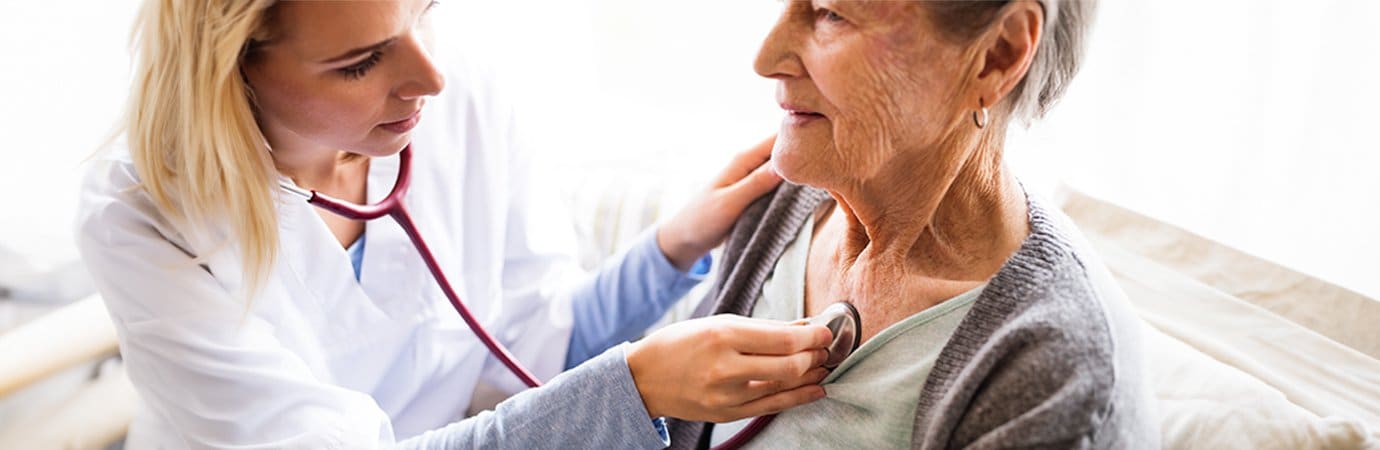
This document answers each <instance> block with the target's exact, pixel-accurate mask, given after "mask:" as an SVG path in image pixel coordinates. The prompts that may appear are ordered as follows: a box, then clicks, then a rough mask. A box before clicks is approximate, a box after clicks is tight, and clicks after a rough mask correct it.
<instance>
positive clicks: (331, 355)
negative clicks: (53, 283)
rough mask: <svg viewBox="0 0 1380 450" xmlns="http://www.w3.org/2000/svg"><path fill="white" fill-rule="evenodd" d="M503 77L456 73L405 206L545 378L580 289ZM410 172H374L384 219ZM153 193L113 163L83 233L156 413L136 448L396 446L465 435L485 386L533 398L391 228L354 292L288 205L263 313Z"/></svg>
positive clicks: (557, 214) (224, 258)
mask: <svg viewBox="0 0 1380 450" xmlns="http://www.w3.org/2000/svg"><path fill="white" fill-rule="evenodd" d="M490 78H492V77H491V76H486V75H484V74H483V73H482V72H481V71H479V70H473V69H462V70H459V71H451V73H449V74H448V77H447V81H448V87H447V89H446V90H445V92H443V93H442V94H441V95H440V96H438V97H436V98H433V99H431V101H430V102H428V104H427V106H426V108H425V109H424V111H423V113H422V114H423V115H422V121H421V123H420V124H419V125H418V127H417V128H416V129H415V132H414V139H413V144H414V145H413V150H414V151H413V153H414V158H413V179H412V187H411V191H410V192H409V194H408V197H407V199H406V204H407V206H408V207H409V208H410V211H411V213H412V216H413V218H414V219H415V220H416V221H417V224H418V227H419V228H420V230H421V233H422V234H423V236H424V237H425V238H426V239H427V240H428V241H429V243H430V246H431V248H432V250H433V251H434V252H435V253H436V256H437V258H438V260H439V262H440V264H441V266H442V268H443V269H444V270H446V271H447V273H448V274H449V277H450V279H451V281H452V283H454V284H455V285H456V288H457V290H458V291H459V292H460V295H461V298H462V299H464V300H465V301H466V302H467V304H468V305H469V307H470V308H471V309H472V310H473V311H474V313H475V314H476V315H477V317H479V318H480V320H481V321H482V322H483V323H484V324H485V325H486V326H487V327H488V329H489V330H492V332H493V333H494V334H495V336H496V337H497V338H498V339H499V340H500V341H501V342H503V343H504V344H505V345H507V346H508V348H510V349H511V350H512V351H513V352H514V353H515V354H516V355H517V356H518V358H519V359H520V360H521V361H522V362H523V363H524V364H525V365H526V366H527V367H528V368H530V369H531V370H532V371H533V372H534V373H535V374H536V375H537V376H538V377H539V378H541V379H549V378H550V377H552V376H553V375H554V374H556V373H558V372H559V371H560V369H561V368H562V366H563V364H564V359H565V354H566V349H567V346H568V343H569V338H570V333H571V320H570V303H569V298H568V294H567V292H568V291H569V289H568V288H569V287H571V286H572V285H573V284H574V283H573V282H572V281H573V279H575V278H577V277H578V276H579V275H580V273H579V270H578V268H577V267H576V264H575V260H574V258H572V257H571V256H570V253H569V252H568V249H571V248H573V240H572V239H571V237H570V233H569V232H568V230H569V228H568V227H565V226H564V225H563V224H565V223H567V221H568V219H567V218H566V216H565V215H564V214H565V212H564V210H561V209H559V208H553V207H550V206H549V203H546V202H535V201H533V200H532V199H533V198H536V197H535V196H533V195H531V189H528V187H529V186H531V184H532V183H533V182H534V181H535V180H531V179H529V178H528V171H527V168H528V163H526V162H523V153H522V150H521V148H520V147H521V146H520V145H519V144H518V143H517V142H516V139H515V138H516V136H515V134H514V127H513V120H512V111H511V107H510V105H509V104H508V103H507V102H505V101H504V99H503V98H502V97H500V96H498V95H497V93H496V92H495V91H494V90H493V88H492V85H491V83H490V82H489V81H490V80H489V79H490ZM396 173H397V157H396V156H394V157H390V158H384V159H377V160H374V161H371V167H370V169H369V181H368V198H369V201H370V202H374V201H378V200H379V199H381V198H383V197H384V196H385V195H386V194H387V193H388V191H389V190H390V188H391V187H392V185H393V181H394V177H395V176H396ZM137 183H138V180H137V177H136V175H135V172H134V168H133V166H132V165H131V163H130V161H129V157H128V155H127V152H124V151H121V150H118V149H117V150H116V151H114V152H112V153H111V154H110V155H109V156H108V157H106V158H103V159H102V160H100V161H98V162H96V163H95V164H94V165H93V167H91V169H90V171H89V174H88V176H87V179H86V183H85V186H84V188H83V191H82V195H81V207H80V210H81V212H80V214H79V219H78V241H79V247H80V249H81V251H82V254H83V257H84V258H85V260H86V262H87V264H88V266H89V268H90V270H91V273H92V275H93V276H94V278H95V280H96V282H97V285H98V286H99V288H100V291H101V293H102V295H103V296H104V299H105V302H106V305H107V307H108V308H109V311H110V314H111V316H112V318H113V319H114V322H115V327H116V330H117V331H118V334H119V337H120V350H121V352H122V355H123V357H124V359H125V361H126V363H127V367H128V372H129V376H130V378H131V380H132V381H133V382H134V384H135V386H136V388H137V390H138V392H139V393H140V396H141V397H142V399H143V402H142V403H143V405H142V407H141V409H140V411H139V413H138V414H137V415H136V418H135V421H134V424H133V425H132V427H131V431H130V436H129V440H128V445H129V447H130V448H141V449H142V448H187V447H192V448H204V447H208V446H209V447H216V446H224V445H230V444H235V445H237V446H238V447H237V448H260V447H262V448H326V447H340V448H360V447H361V443H369V444H372V443H376V442H377V443H379V444H380V445H382V444H385V443H389V442H392V441H393V440H394V439H395V438H396V439H402V438H404V437H408V436H412V435H415V434H418V433H420V432H423V431H425V430H427V429H431V428H435V427H439V426H442V425H444V424H446V423H449V422H453V421H456V420H459V419H461V418H462V417H463V415H464V413H465V411H466V408H467V406H468V405H469V404H470V397H471V394H472V393H473V391H474V389H475V386H476V383H477V382H478V381H479V380H481V378H482V379H483V380H484V381H485V382H486V384H491V385H496V386H502V387H504V388H506V389H507V390H510V391H517V390H519V389H520V388H521V387H522V385H521V383H520V382H518V381H517V379H516V378H515V377H513V376H512V375H510V374H509V373H508V372H507V371H506V370H505V369H504V368H503V366H502V365H501V364H499V363H497V362H496V361H495V360H494V359H493V358H491V357H489V356H488V354H487V352H486V350H485V348H484V347H483V345H482V344H481V343H479V341H478V340H477V339H476V338H475V337H474V336H473V335H472V334H471V332H470V331H469V330H468V329H467V328H466V327H465V325H464V323H463V322H462V321H461V320H460V318H459V317H458V315H457V314H456V313H455V311H453V310H452V309H451V306H450V305H449V303H448V302H447V300H446V299H445V297H444V295H443V294H442V293H441V291H440V289H439V288H437V287H436V284H435V283H434V282H433V281H432V279H431V278H430V274H429V273H428V272H427V270H426V267H425V266H424V265H423V263H422V261H421V259H420V258H419V257H418V256H417V253H416V252H415V250H414V249H413V247H412V246H411V245H410V244H409V243H408V241H407V237H406V236H405V235H404V234H403V232H402V230H401V229H400V228H399V227H398V226H397V225H396V224H395V223H394V222H392V220H390V219H387V218H383V219H378V220H375V221H372V222H370V223H369V224H368V225H367V228H366V234H367V240H366V241H365V249H364V261H363V266H362V271H361V272H362V279H361V280H360V281H359V282H356V280H355V279H354V274H353V272H352V270H351V267H350V262H349V259H348V256H347V254H346V252H345V251H344V249H342V248H341V246H340V244H339V243H338V242H337V241H336V240H335V238H334V237H333V236H332V235H331V233H330V232H329V230H328V229H327V228H326V227H325V225H324V222H322V221H321V219H320V217H319V216H318V215H317V213H316V211H315V210H313V207H312V206H310V205H308V204H307V203H305V202H304V201H303V200H302V199H300V198H296V197H292V196H288V195H282V196H281V202H280V206H279V209H278V210H279V223H278V226H279V232H280V233H281V239H282V241H281V246H280V247H279V249H280V254H279V257H278V262H277V264H276V266H275V267H274V268H273V270H272V272H271V274H270V276H269V277H268V279H267V282H266V284H265V286H264V288H263V290H262V292H261V293H260V294H259V295H257V296H256V297H254V299H253V302H252V308H251V307H249V306H247V305H246V304H245V302H244V300H243V298H242V297H241V293H242V291H241V288H242V286H241V281H242V280H241V278H242V275H243V274H242V273H241V265H240V260H239V257H238V247H237V245H238V244H236V243H234V242H218V241H217V239H216V238H214V237H212V236H215V235H224V234H225V231H224V229H223V226H221V227H220V229H219V230H213V231H211V232H209V233H195V232H193V231H192V228H190V227H187V226H184V225H181V224H177V223H174V222H173V221H171V220H169V218H168V217H165V216H164V215H163V214H161V213H160V212H159V211H158V210H157V209H156V208H154V206H153V204H152V202H151V201H150V200H149V197H148V196H147V195H146V194H144V193H143V192H142V191H140V190H137V189H132V188H133V187H134V186H135V185H136V184H137ZM563 230H565V231H564V232H563ZM194 258H201V259H202V260H197V259H194ZM245 443H255V444H257V445H251V446H243V444H245ZM365 445H368V444H365Z"/></svg>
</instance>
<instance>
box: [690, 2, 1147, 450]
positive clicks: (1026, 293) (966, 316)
mask: <svg viewBox="0 0 1380 450" xmlns="http://www.w3.org/2000/svg"><path fill="white" fill-rule="evenodd" d="M1092 7H1093V5H1092V4H1091V2H1086V1H1077V0H1043V1H1040V2H1037V1H1022V0H1015V1H972V2H966V1H965V2H856V1H829V0H816V1H813V2H809V1H793V2H789V3H788V4H787V6H785V10H784V12H783V13H782V15H781V18H780V19H779V21H778V22H777V24H776V26H775V28H774V29H773V30H772V32H771V33H770V35H769V36H768V37H767V39H766V42H765V43H764V44H763V46H762V49H761V52H760V54H759V55H758V58H757V61H756V70H757V72H758V73H759V74H761V75H762V76H764V77H767V78H771V79H774V80H777V81H778V82H779V84H778V89H777V98H776V100H777V101H778V102H779V103H780V105H781V108H782V109H784V110H785V111H786V112H787V117H786V118H785V120H784V121H783V123H782V125H781V130H780V135H779V137H778V139H777V141H776V146H775V149H774V152H773V160H774V163H775V165H776V167H777V169H778V171H779V172H780V174H781V175H782V176H783V177H784V178H785V179H786V180H787V181H788V182H789V183H787V184H783V185H782V186H781V187H780V188H778V190H777V191H776V192H775V193H774V194H771V195H770V196H768V197H766V198H765V199H763V200H761V201H759V202H758V204H756V205H754V206H753V207H751V208H749V211H748V213H746V214H745V215H744V216H743V217H742V218H741V219H740V220H739V223H738V224H737V226H736V228H735V230H734V234H733V236H732V237H731V238H730V241H729V243H728V247H727V249H726V251H725V260H726V264H725V265H724V266H722V267H723V271H722V272H721V273H720V278H719V281H718V282H716V286H715V287H714V289H713V291H712V292H711V293H710V297H709V299H707V300H709V301H712V302H713V303H712V304H713V305H714V308H715V310H716V311H717V312H734V313H739V314H751V315H753V316H757V317H767V318H775V319H795V318H800V317H804V316H811V315H814V314H816V313H818V312H820V311H822V310H823V309H825V308H826V307H827V306H828V305H830V304H831V303H833V302H837V301H849V302H851V303H852V304H853V305H855V306H856V307H857V309H858V311H859V312H860V314H861V318H862V330H863V331H862V333H861V335H862V336H861V337H862V339H863V343H862V345H861V347H860V348H858V349H857V350H856V351H855V352H854V353H853V354H852V355H851V356H850V357H849V358H848V359H847V360H845V361H844V362H843V364H842V365H841V366H839V367H838V368H836V369H835V370H834V371H833V372H832V373H831V374H830V375H829V377H828V378H827V379H826V380H825V381H824V384H825V386H826V390H827V392H828V397H827V398H825V399H824V400H821V401H819V402H815V403H812V404H809V405H805V406H802V407H800V408H796V409H792V410H790V411H787V412H784V413H781V414H780V415H779V416H777V417H776V418H775V419H774V421H772V422H770V425H768V426H766V428H764V429H762V430H761V431H760V433H759V434H757V436H756V437H755V438H754V439H753V440H752V441H750V442H749V445H750V446H771V447H780V448H817V447H824V448H906V447H909V448H924V449H933V448H1008V447H1023V448H1025V447H1032V448H1128V447H1129V448H1141V447H1145V448H1150V447H1158V437H1157V426H1156V424H1155V423H1154V422H1153V420H1152V416H1151V414H1150V413H1149V411H1150V408H1151V404H1150V403H1149V397H1148V395H1147V391H1146V390H1145V388H1146V386H1145V381H1144V380H1143V378H1142V377H1143V372H1144V371H1143V363H1142V361H1141V358H1142V354H1141V348H1140V342H1139V338H1138V335H1137V327H1138V323H1137V322H1136V319H1135V317H1134V316H1133V315H1132V314H1131V313H1130V311H1129V309H1128V307H1127V306H1126V305H1125V299H1124V295H1123V294H1122V293H1121V292H1120V291H1119V289H1118V288H1117V286H1116V285H1115V283H1114V282H1113V281H1112V279H1111V278H1110V276H1109V274H1108V273H1107V271H1106V269H1105V268H1104V267H1102V266H1100V265H1099V263H1097V262H1096V259H1095V258H1094V256H1093V255H1092V254H1091V253H1090V252H1088V251H1087V250H1085V249H1083V248H1082V247H1081V244H1079V242H1080V240H1081V238H1080V237H1079V236H1078V232H1077V231H1076V230H1075V229H1074V228H1073V227H1072V226H1071V225H1069V224H1067V223H1065V220H1066V219H1064V218H1063V217H1062V216H1060V215H1059V213H1058V212H1057V211H1056V210H1054V209H1051V208H1050V207H1049V206H1047V205H1044V204H1042V203H1041V202H1039V201H1038V200H1037V199H1034V198H1031V197H1030V196H1029V195H1027V193H1026V192H1025V191H1024V189H1023V187H1022V185H1021V183H1020V182H1019V181H1018V180H1017V178H1016V177H1015V176H1014V175H1013V174H1012V173H1011V170H1010V169H1009V168H1008V167H1007V165H1006V164H1005V163H1004V162H1003V152H1004V151H1005V148H1004V143H1005V136H1006V131H1007V126H1008V125H1009V124H1010V123H1012V122H1013V121H1014V120H1025V121H1028V120H1031V119H1033V118H1037V117H1040V116H1041V115H1042V114H1043V113H1044V112H1045V111H1046V110H1047V109H1048V108H1049V107H1050V106H1051V104H1052V102H1054V101H1055V100H1056V99H1058V97H1059V96H1060V94H1061V93H1062V92H1063V91H1064V88H1065V86H1066V85H1067V83H1068V82H1069V80H1070V78H1071V77H1072V76H1073V75H1074V72H1075V71H1076V70H1077V68H1078V62H1079V54H1080V50H1081V47H1082V40H1083V36H1084V34H1085V30H1086V28H1087V26H1088V24H1087V21H1088V20H1089V19H1090V18H1091V12H1092V9H1093V8H1092ZM741 428H742V426H741V423H734V424H721V425H719V426H718V427H715V426H714V425H713V424H705V423H694V422H677V423H675V424H673V427H672V445H673V446H675V447H678V448H689V447H695V446H701V447H703V446H705V445H707V444H709V443H710V442H720V441H723V440H725V438H727V437H728V436H730V435H733V434H734V432H736V430H737V429H741Z"/></svg>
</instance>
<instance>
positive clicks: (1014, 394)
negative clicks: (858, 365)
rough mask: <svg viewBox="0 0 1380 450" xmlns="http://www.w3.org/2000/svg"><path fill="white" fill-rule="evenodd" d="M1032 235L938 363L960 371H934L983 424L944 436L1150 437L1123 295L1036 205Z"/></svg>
mask: <svg viewBox="0 0 1380 450" xmlns="http://www.w3.org/2000/svg"><path fill="white" fill-rule="evenodd" d="M1031 228H1032V230H1031V236H1030V238H1029V239H1028V240H1027V242H1026V243H1025V245H1023V246H1022V248H1021V249H1020V250H1019V251H1018V252H1017V253H1016V254H1015V255H1013V256H1012V258H1011V260H1010V261H1008V263H1007V265H1006V266H1005V267H1003V268H1002V270H1001V271H1000V272H999V273H998V275H997V276H996V277H994V278H993V279H992V280H991V282H990V283H989V285H988V288H987V289H986V290H985V291H984V293H983V295H982V297H981V298H980V299H979V300H978V302H977V303H976V304H974V309H973V311H972V312H970V313H969V317H968V318H966V319H965V321H964V323H963V325H961V326H960V329H959V331H958V332H957V333H956V334H955V336H954V338H953V340H952V341H951V343H950V347H953V348H946V353H947V354H945V355H941V357H940V358H941V359H942V360H947V362H948V363H950V364H952V365H953V366H955V367H961V368H962V370H961V371H960V370H953V371H949V372H944V373H941V376H940V378H946V376H947V378H948V379H947V380H945V381H946V382H941V383H940V384H941V385H948V386H951V387H952V388H953V390H956V391H959V392H967V395H968V396H969V397H968V398H969V400H968V404H969V407H970V408H971V409H981V410H984V411H985V414H983V415H982V416H983V417H985V418H987V419H988V421H989V422H990V423H986V424H975V423H969V422H968V421H965V422H964V423H962V424H960V425H959V426H957V428H956V429H955V430H954V433H955V434H954V435H953V437H954V438H955V439H957V440H958V441H960V442H972V441H971V440H970V439H979V438H981V439H992V438H996V435H997V434H1000V432H999V430H1002V429H1008V430H1010V429H1016V430H1022V431H1021V433H1036V434H1045V433H1053V434H1049V435H1048V436H1046V437H1049V438H1051V439H1061V440H1062V439H1067V441H1066V442H1069V443H1072V442H1075V441H1082V442H1083V443H1085V444H1087V443H1093V444H1094V445H1096V444H1095V443H1097V442H1104V443H1105V442H1114V441H1119V440H1121V439H1122V438H1124V437H1125V436H1123V435H1125V434H1127V433H1128V430H1127V429H1125V427H1127V426H1132V425H1134V426H1135V427H1139V428H1143V429H1136V430H1130V431H1133V432H1132V433H1130V434H1135V435H1143V434H1144V433H1142V432H1143V431H1146V430H1150V431H1153V430H1152V428H1154V427H1153V425H1154V424H1153V423H1150V422H1147V421H1145V420H1141V419H1144V418H1145V416H1144V414H1142V413H1143V412H1144V411H1145V410H1146V405H1145V404H1144V403H1145V402H1146V401H1148V399H1147V398H1145V397H1144V396H1143V395H1142V394H1143V391H1142V389H1141V388H1142V387H1143V386H1142V383H1141V382H1140V381H1139V380H1138V379H1136V377H1139V376H1141V375H1140V374H1141V373H1143V370H1140V369H1141V367H1140V364H1139V362H1138V360H1139V359H1140V358H1141V357H1142V352H1141V350H1140V348H1139V339H1138V328H1137V324H1136V323H1135V319H1134V317H1133V316H1132V318H1131V319H1129V323H1128V320H1127V319H1125V315H1126V314H1129V313H1128V312H1126V311H1125V309H1126V305H1124V302H1125V299H1124V296H1122V295H1121V294H1120V291H1119V289H1118V288H1117V287H1116V286H1115V283H1114V282H1112V281H1110V279H1109V277H1110V276H1109V275H1107V278H1104V277H1103V275H1104V274H1105V268H1102V267H1101V266H1100V262H1098V258H1096V255H1095V254H1093V253H1092V251H1091V249H1090V248H1089V246H1087V244H1086V242H1084V240H1083V238H1082V237H1081V235H1079V233H1078V230H1077V229H1076V228H1075V227H1073V225H1072V224H1071V223H1070V222H1069V221H1067V219H1066V218H1063V217H1062V215H1061V214H1059V212H1058V211H1055V210H1050V209H1046V208H1045V207H1044V206H1043V204H1042V203H1041V202H1040V201H1039V200H1038V199H1032V200H1031ZM937 365H939V363H937ZM979 388H980V389H979ZM927 389H928V387H927ZM959 397H962V395H960V396H959ZM949 400H955V398H949ZM1118 416H1127V417H1134V418H1135V420H1122V419H1123V418H1119V417H1118ZM1130 422H1135V423H1130ZM1142 422H1144V423H1142ZM1041 424H1043V425H1041ZM1026 425H1030V426H1031V427H1027V426H1026ZM1109 428H1118V429H1116V430H1111V431H1108V429H1109ZM988 433H991V435H988ZM1007 438H1011V439H1014V440H1012V441H1008V442H1029V441H1028V440H1027V439H1026V438H1022V437H1019V436H1007Z"/></svg>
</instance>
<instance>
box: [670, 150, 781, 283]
mask: <svg viewBox="0 0 1380 450" xmlns="http://www.w3.org/2000/svg"><path fill="white" fill-rule="evenodd" d="M775 143H776V136H772V137H770V138H767V140H765V141H762V142H761V143H759V144H757V145H756V146H753V147H752V148H750V149H748V150H747V151H744V152H742V153H739V154H738V155H737V156H734V157H733V161H731V162H729V164H728V167H725V168H724V170H723V171H722V172H719V175H718V176H716V177H715V178H714V182H713V183H712V184H711V185H710V187H709V189H708V190H707V191H706V192H704V193H703V194H701V195H700V196H699V197H697V198H695V199H694V200H692V201H690V203H689V204H688V205H685V207H684V208H681V210H680V212H678V213H676V215H675V216H674V217H672V218H671V220H669V221H667V222H666V223H663V224H662V225H661V227H660V228H658V229H657V234H656V243H657V245H659V246H660V247H661V252H662V253H664V254H665V255H666V259H668V260H670V261H671V264H673V265H675V266H676V267H677V268H679V269H680V270H688V269H690V266H692V265H694V264H695V261H697V260H699V259H700V258H701V257H703V256H704V255H705V254H706V253H709V251H710V250H713V249H714V247H718V246H719V244H722V243H723V242H724V238H726V237H728V232H729V230H731V229H732V227H733V223H734V222H735V221H737V220H738V216H739V215H741V214H742V213H743V210H744V209H746V208H747V206H748V204H751V203H752V201H753V200H756V199H757V198H758V197H761V196H763V195H765V194H766V193H768V192H771V190H772V189H774V188H776V185H778V184H780V183H781V176H780V175H777V173H776V170H775V169H774V168H773V167H772V165H771V164H770V163H771V149H772V145H774V144H775Z"/></svg>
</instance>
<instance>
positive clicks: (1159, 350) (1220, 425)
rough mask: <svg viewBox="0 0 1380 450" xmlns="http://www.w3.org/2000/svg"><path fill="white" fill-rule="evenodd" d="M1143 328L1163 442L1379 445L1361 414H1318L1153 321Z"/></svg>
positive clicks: (1189, 445)
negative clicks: (1354, 416)
mask: <svg viewBox="0 0 1380 450" xmlns="http://www.w3.org/2000/svg"><path fill="white" fill-rule="evenodd" d="M1144 334H1145V335H1146V336H1145V337H1146V339H1145V344H1146V349H1147V359H1148V362H1149V364H1148V366H1149V367H1150V374H1149V375H1150V383H1151V386H1152V387H1153V389H1154V391H1155V397H1156V398H1157V399H1158V408H1159V415H1160V427H1161V431H1162V438H1163V443H1164V448H1172V449H1214V450H1216V449H1291V450H1292V449H1298V450H1302V449H1375V448H1380V446H1376V444H1375V442H1374V441H1371V440H1370V439H1369V438H1368V432H1367V429H1366V426H1365V425H1364V424H1362V423H1360V422H1359V421H1356V420H1353V419H1342V418H1335V417H1332V418H1322V417H1318V416H1317V415H1316V414H1313V413H1312V412H1309V411H1308V410H1305V409H1303V408H1302V407H1299V406H1298V405H1295V404H1293V403H1290V402H1289V400H1288V399H1286V398H1285V397H1284V394H1283V393H1281V392H1280V391H1279V390H1277V389H1275V388H1273V387H1270V386H1269V385H1266V384H1265V383H1264V382H1261V381H1260V380H1259V379H1256V378H1255V377H1252V376H1250V375H1247V374H1246V373H1245V372H1242V371H1240V370H1238V369H1236V368H1235V367H1232V366H1229V365H1226V364H1223V363H1222V362H1219V361H1217V360H1215V359H1212V358H1211V357H1209V356H1207V355H1206V354H1203V353H1201V352H1199V351H1197V350H1194V349H1193V348H1191V347H1189V346H1188V345H1186V344H1184V343H1183V342H1180V341H1178V340H1177V339H1174V338H1172V337H1169V336H1167V335H1165V334H1164V333H1161V332H1159V330H1156V329H1154V327H1150V326H1146V327H1145V333H1144Z"/></svg>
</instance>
